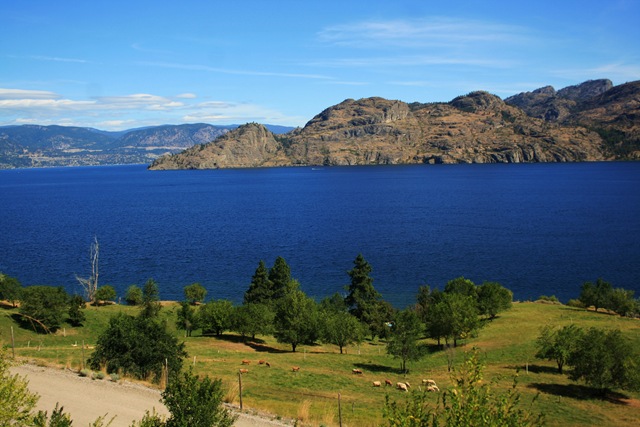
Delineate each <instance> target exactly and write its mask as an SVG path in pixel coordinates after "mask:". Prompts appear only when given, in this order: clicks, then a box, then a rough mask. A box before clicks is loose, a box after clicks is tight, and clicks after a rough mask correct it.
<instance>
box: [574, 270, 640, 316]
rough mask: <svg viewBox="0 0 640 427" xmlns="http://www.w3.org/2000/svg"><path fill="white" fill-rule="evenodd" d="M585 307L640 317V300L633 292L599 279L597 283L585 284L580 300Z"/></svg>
mask: <svg viewBox="0 0 640 427" xmlns="http://www.w3.org/2000/svg"><path fill="white" fill-rule="evenodd" d="M578 300H579V301H580V303H581V305H583V306H584V307H594V308H595V310H596V311H598V309H605V310H609V311H613V312H615V313H617V314H619V315H621V316H628V317H637V316H638V315H640V300H637V299H635V298H634V292H633V291H632V290H628V289H623V288H614V287H613V286H612V285H611V283H609V282H606V281H604V280H602V279H598V280H597V281H596V283H592V282H585V283H584V284H583V285H582V288H581V290H580V297H579V298H578Z"/></svg>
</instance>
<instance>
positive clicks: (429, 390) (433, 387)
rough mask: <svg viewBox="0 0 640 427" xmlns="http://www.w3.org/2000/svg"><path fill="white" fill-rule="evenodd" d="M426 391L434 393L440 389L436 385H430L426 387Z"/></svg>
mask: <svg viewBox="0 0 640 427" xmlns="http://www.w3.org/2000/svg"><path fill="white" fill-rule="evenodd" d="M427 391H428V392H430V393H436V392H439V391H440V389H439V388H438V386H437V385H430V386H429V387H427Z"/></svg>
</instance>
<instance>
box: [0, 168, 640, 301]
mask: <svg viewBox="0 0 640 427" xmlns="http://www.w3.org/2000/svg"><path fill="white" fill-rule="evenodd" d="M0 209H1V210H0V271H2V272H4V273H5V274H9V275H11V276H15V277H17V278H18V279H19V280H20V281H21V283H22V284H23V285H33V284H47V285H62V286H65V287H66V288H67V289H68V290H69V291H70V292H75V293H81V288H80V286H79V285H78V284H77V282H76V280H75V274H78V275H81V276H88V274H89V270H90V264H89V246H90V244H91V242H92V240H93V237H94V235H95V236H97V238H98V240H99V242H100V284H103V285H104V284H111V285H113V286H114V287H115V288H116V290H117V291H118V293H119V295H121V296H122V295H123V294H124V291H125V290H126V288H127V287H128V286H129V285H131V284H138V285H142V284H144V282H145V281H146V280H147V279H148V278H154V279H155V280H156V282H157V283H158V285H159V287H160V293H161V297H162V298H163V299H182V298H183V293H182V292H183V291H182V290H183V288H184V286H186V285H188V284H191V283H193V282H200V283H201V284H203V285H204V286H205V287H206V288H207V289H208V291H209V294H208V298H216V299H218V298H228V299H231V300H233V301H235V302H241V300H242V295H243V292H244V291H245V290H246V289H247V287H248V284H249V282H250V280H251V276H252V275H253V273H254V271H255V269H256V267H257V265H258V262H259V261H260V260H264V261H265V262H266V263H267V266H271V265H272V264H273V261H274V260H275V258H276V257H277V256H283V257H284V258H285V259H286V260H287V262H288V264H289V265H290V266H291V270H292V275H293V276H294V277H295V278H297V279H298V280H299V281H300V283H301V286H302V289H303V290H304V291H305V292H307V293H308V294H309V295H312V296H315V297H317V298H318V299H319V298H321V297H324V296H327V295H330V294H333V293H335V292H337V291H343V289H344V286H345V285H346V284H347V283H348V282H349V277H348V275H347V274H346V271H347V270H349V269H351V267H352V266H353V260H354V259H355V257H356V255H357V254H358V253H362V254H363V255H364V257H365V258H366V259H367V260H368V261H369V263H370V264H371V265H372V267H373V272H372V274H371V275H372V277H373V278H374V286H375V287H376V289H377V290H378V291H380V292H381V293H382V295H383V297H384V298H385V299H386V300H388V301H390V302H392V303H393V304H394V305H396V306H398V307H403V306H406V305H408V304H411V303H413V302H414V301H415V295H416V292H417V289H418V287H419V286H420V285H422V284H429V285H431V286H432V287H439V288H442V287H443V286H444V285H445V283H446V282H447V280H450V279H453V278H455V277H458V276H465V277H467V278H469V279H471V280H473V281H474V282H476V283H478V284H480V283H481V282H483V281H497V282H500V283H502V284H503V285H504V286H506V287H508V288H509V289H511V290H513V291H514V294H515V298H516V299H520V300H524V299H530V298H536V297H538V296H540V295H543V294H544V295H552V294H553V295H556V296H557V297H558V298H560V299H561V300H563V301H566V300H568V299H569V298H574V297H576V296H577V295H578V294H579V289H580V286H581V284H582V283H583V282H585V281H595V280H596V279H597V278H598V277H602V278H604V279H605V280H607V281H609V282H611V283H612V284H613V285H614V286H615V287H623V288H626V289H633V290H635V291H636V295H638V294H640V162H636V163H570V164H517V165H507V164H494V165H448V166H444V165H439V166H389V167H387V166H376V167H331V168H322V169H320V170H314V169H312V168H272V169H239V170H212V171H172V172H150V171H147V170H146V168H145V166H142V165H135V166H109V167H82V168H52V169H21V170H5V171H0Z"/></svg>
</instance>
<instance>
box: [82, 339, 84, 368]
mask: <svg viewBox="0 0 640 427" xmlns="http://www.w3.org/2000/svg"><path fill="white" fill-rule="evenodd" d="M82 369H83V370H84V340H82Z"/></svg>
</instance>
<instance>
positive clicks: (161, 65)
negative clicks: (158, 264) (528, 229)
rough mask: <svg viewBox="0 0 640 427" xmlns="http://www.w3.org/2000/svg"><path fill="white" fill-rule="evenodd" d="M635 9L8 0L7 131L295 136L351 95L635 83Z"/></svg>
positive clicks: (430, 96) (3, 8)
mask: <svg viewBox="0 0 640 427" xmlns="http://www.w3.org/2000/svg"><path fill="white" fill-rule="evenodd" d="M639 22H640V1H636V0H607V1H591V0H582V1H572V0H569V1H564V0H555V1H544V0H539V1H536V2H529V1H526V2H525V1H522V2H521V1H516V0H510V1H491V0H484V1H455V0H450V1H430V0H421V1H402V0H387V1H384V2H382V1H376V0H366V1H348V0H342V1H333V0H323V1H306V0H296V1H289V0H282V1H277V0H270V1H266V0H265V1H257V0H256V1H243V0H233V1H191V0H182V1H180V2H177V1H176V2H161V1H157V0H156V1H153V2H149V1H136V0H128V1H126V2H123V1H119V0H111V1H98V0H96V1H87V0H83V1H65V0H58V1H51V0H44V1H41V0H21V1H3V2H2V3H1V4H0V125H13V124H32V123H35V124H43V125H49V124H60V125H70V126H90V127H96V128H99V129H107V130H122V129H128V128H134V127H140V126H149V125H159V124H167V123H170V124H180V123H198V122H204V123H211V124H218V125H222V124H242V123H246V122H250V121H256V122H260V123H271V124H280V125H289V126H303V125H304V124H305V123H306V122H307V121H309V120H310V119H311V118H313V116H314V115H316V114H318V113H319V112H321V111H322V110H323V109H325V108H327V107H329V106H331V105H334V104H337V103H339V102H342V101H343V100H345V99H347V98H354V99H358V98H365V97H370V96H381V97H384V98H388V99H399V100H402V101H406V102H415V101H417V102H434V101H450V100H451V99H453V98H454V97H456V96H458V95H462V94H465V93H468V92H470V91H474V90H487V91H489V92H491V93H494V94H496V95H498V96H500V97H502V98H506V97H508V96H510V95H513V94H516V93H519V92H523V91H530V90H533V89H536V88H539V87H541V86H545V85H552V86H554V87H555V88H556V89H560V88H562V87H565V86H568V85H573V84H578V83H581V82H583V81H585V80H589V79H597V78H609V79H611V80H612V81H613V83H614V84H621V83H625V82H628V81H633V80H639V79H640V25H639Z"/></svg>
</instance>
